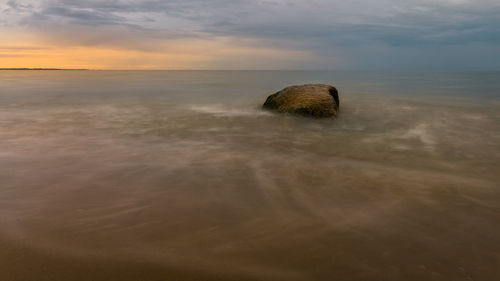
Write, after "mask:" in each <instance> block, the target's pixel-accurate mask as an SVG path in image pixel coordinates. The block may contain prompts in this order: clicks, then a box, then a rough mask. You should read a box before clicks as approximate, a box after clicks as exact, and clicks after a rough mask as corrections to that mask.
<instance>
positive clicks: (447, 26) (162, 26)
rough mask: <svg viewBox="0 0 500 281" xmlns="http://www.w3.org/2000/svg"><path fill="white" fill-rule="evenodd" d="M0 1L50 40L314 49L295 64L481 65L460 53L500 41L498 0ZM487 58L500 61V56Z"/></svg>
mask: <svg viewBox="0 0 500 281" xmlns="http://www.w3.org/2000/svg"><path fill="white" fill-rule="evenodd" d="M0 10H3V13H4V14H6V17H5V18H4V19H3V22H4V23H3V25H4V26H22V27H24V28H26V29H28V30H30V31H31V32H34V33H37V34H38V35H39V36H40V37H41V38H42V39H44V40H46V41H47V42H52V43H54V44H63V45H67V46H72V45H74V46H82V45H83V46H90V47H99V46H105V47H109V48H117V49H129V50H136V51H151V52H161V50H162V49H163V48H165V46H166V45H169V44H175V43H173V42H179V41H182V40H205V41H207V42H210V41H217V42H222V41H225V42H226V43H227V44H229V46H230V47H231V48H234V47H240V48H255V49H256V50H257V49H258V48H266V49H273V50H274V49H282V50H287V51H289V52H300V53H302V54H303V55H304V56H307V57H309V59H310V60H309V61H306V62H304V61H301V62H300V63H301V64H300V65H296V66H295V67H296V68H339V67H342V68H354V67H355V68H369V67H373V66H379V67H382V68H391V67H401V66H402V65H404V66H405V67H406V65H407V64H408V67H409V68H411V64H412V63H413V64H414V66H415V67H439V65H435V63H434V62H435V59H436V57H437V58H439V57H442V58H445V59H442V60H439V61H441V63H442V65H441V67H442V68H446V67H450V66H452V65H453V67H458V68H471V67H472V68H476V67H480V66H478V65H477V64H475V63H474V64H473V63H472V62H470V61H468V60H463V59H462V60H460V57H459V56H464V55H466V56H469V57H475V58H479V59H480V61H484V60H485V56H486V55H490V54H492V52H493V50H495V48H499V47H500V29H498V26H500V17H498V14H500V2H498V1H495V0H432V1H431V0H409V1H397V0H352V1H340V0H300V1H299V0H297V1H293V0H274V1H272V0H270V1H263V0H212V1H206V0H170V1H161V0H144V1H139V0H108V1H104V0H88V1H80V0H41V1H34V0H33V1H21V0H17V1H15V0H9V1H7V2H4V5H3V8H2V4H1V2H0ZM0 24H1V23H0ZM208 45H210V44H208ZM478 51H481V52H485V53H484V54H483V55H482V56H481V54H477V52H478ZM429 52H430V53H429ZM284 53H285V52H284ZM436 53H437V55H436V56H434V54H436ZM368 54H369V55H368ZM388 54H392V55H390V56H389V55H388ZM409 54H411V55H412V56H415V58H414V59H408V55H409ZM431 54H432V55H431ZM439 54H442V56H439ZM276 55H277V56H279V54H276ZM339 56H341V57H339ZM285 57H286V56H284V58H285ZM360 58H364V60H363V61H365V63H364V64H363V61H361V60H360ZM252 59H254V57H253V56H252ZM262 59H264V58H262ZM431 59H432V61H431ZM238 61H242V60H241V59H240V60H238ZM243 61H244V58H243ZM225 62H226V63H229V62H227V61H225ZM401 62H405V63H401ZM425 62H427V63H425ZM457 62H462V64H460V63H457ZM223 63H224V61H222V62H221V61H218V62H217V63H215V62H214V64H216V65H218V66H219V65H221V64H223ZM486 65H487V66H488V67H494V68H500V58H496V59H495V58H490V59H489V61H488V63H487V64H485V66H486Z"/></svg>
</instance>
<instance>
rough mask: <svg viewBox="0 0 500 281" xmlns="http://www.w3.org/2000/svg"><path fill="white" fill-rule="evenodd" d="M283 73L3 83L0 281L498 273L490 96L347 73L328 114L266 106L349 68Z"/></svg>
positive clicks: (14, 78)
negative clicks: (289, 112) (333, 112)
mask: <svg viewBox="0 0 500 281" xmlns="http://www.w3.org/2000/svg"><path fill="white" fill-rule="evenodd" d="M272 74H273V75H272V76H273V79H275V80H271V79H269V78H266V77H269V73H266V74H259V73H254V72H251V73H248V72H235V73H233V72H232V73H220V72H215V73H211V72H202V73H190V72H181V73H177V72H175V73H172V72H166V73H162V72H160V73H157V72H154V73H151V72H144V73H142V72H123V73H116V72H101V73H99V74H98V75H97V74H95V73H93V72H89V73H87V72H85V73H78V74H75V73H69V74H67V73H61V72H59V74H52V73H50V74H45V73H40V72H37V73H35V72H29V74H27V73H26V72H21V73H19V72H14V73H12V72H9V73H7V74H6V73H0V77H2V78H3V81H4V82H5V83H4V84H3V86H0V100H1V101H3V103H2V104H1V105H0V107H1V110H0V167H1V169H0V182H1V186H0V209H1V212H0V277H1V276H2V274H3V275H4V277H5V278H4V279H6V280H9V279H12V280H45V279H44V278H46V280H70V279H71V280H89V279H88V278H89V276H90V277H91V279H92V280H165V278H167V277H170V278H171V279H169V280H333V279H336V280H496V278H497V277H498V276H499V275H500V272H499V268H500V267H499V266H500V224H499V223H498V222H499V219H500V190H499V186H498V181H499V180H500V176H499V175H498V168H499V166H498V163H499V160H500V130H499V129H500V123H499V117H500V114H499V112H500V111H499V109H500V106H499V104H498V100H497V99H496V98H495V97H491V94H487V96H489V98H484V97H483V98H481V99H464V98H459V99H451V98H449V96H450V93H448V92H446V93H445V95H444V97H443V96H439V97H437V96H436V97H434V98H431V97H429V95H422V97H416V96H407V95H397V92H396V93H392V95H381V94H371V95H370V94H367V93H363V91H360V90H350V89H352V88H354V89H356V87H360V86H359V85H358V83H357V81H351V80H353V79H354V78H352V77H351V76H348V77H351V78H350V79H351V80H349V79H344V80H342V79H340V80H341V81H339V82H338V83H336V85H337V84H342V85H343V88H344V89H345V90H344V91H343V92H342V90H341V98H342V105H343V107H342V108H341V115H340V116H339V118H337V119H335V120H331V119H329V120H315V119H308V118H298V117H293V116H283V115H275V114H271V113H269V112H265V111H262V110H261V109H260V107H259V105H260V103H261V102H262V101H263V100H264V99H265V97H266V95H267V94H268V93H269V92H272V91H273V90H277V89H279V88H280V85H281V84H285V83H292V82H297V83H300V82H303V80H307V79H309V80H310V79H312V78H311V76H313V75H318V76H319V77H320V78H321V79H324V80H321V81H319V82H330V83H334V82H335V81H336V79H335V77H337V75H339V76H341V77H343V76H342V75H344V76H345V75H347V74H345V73H295V72H292V73H281V72H278V73H272ZM349 75H355V73H351V74H349ZM447 75H451V74H447ZM460 75H463V74H460ZM460 75H458V74H457V75H456V79H458V80H459V81H462V80H461V79H462V77H461V76H460ZM488 75H493V74H491V73H488ZM330 76H331V77H330ZM497 76H498V74H497ZM245 77H247V79H250V80H245V79H244V78H245ZM327 77H330V78H328V79H331V80H326V79H327ZM383 77H386V76H383ZM446 77H448V76H446ZM231 78H232V79H231ZM92 79H95V80H96V81H94V84H92V85H89V81H92ZM266 79H267V80H266ZM373 79H374V78H373ZM447 79H448V78H447ZM484 79H486V78H483V79H482V80H481V79H479V81H481V83H482V82H483V80H484ZM290 80H292V81H290ZM120 81H124V82H123V83H124V84H125V85H123V84H121V83H119V82H120ZM226 81H235V82H232V83H228V82H226ZM259 81H260V83H259ZM447 81H448V80H447ZM464 81H466V82H467V83H470V81H469V80H467V79H465V80H464ZM21 82H23V83H21ZM360 83H362V81H360ZM373 83H374V82H372V84H370V85H373ZM379 83H380V84H383V85H385V86H384V89H388V88H390V86H387V83H388V82H387V81H385V80H381V81H379ZM253 84H254V85H255V86H252V85H253ZM410 84H411V83H410ZM414 84H416V83H414ZM436 85H438V86H439V85H440V84H429V86H428V87H429V88H430V89H435V88H439V87H437V86H436ZM15 86H16V87H15ZM400 87H401V85H397V87H396V88H394V89H399V88H400ZM421 87H423V86H421ZM482 87H483V88H485V89H490V90H491V89H492V88H494V85H493V86H492V85H491V84H489V85H483V86H482ZM161 89H164V90H163V91H162V90H161ZM240 89H242V90H241V92H240V91H239V90H240ZM341 89H342V88H341ZM51 90H52V91H51ZM175 91H178V92H179V93H180V94H179V95H176V94H175ZM365 91H369V90H368V89H365ZM407 91H411V89H407ZM478 96H481V95H478ZM1 249H3V250H4V251H1ZM1 272H3V273H1ZM40 276H42V277H40ZM68 278H69V279H68Z"/></svg>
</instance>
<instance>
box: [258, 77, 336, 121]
mask: <svg viewBox="0 0 500 281" xmlns="http://www.w3.org/2000/svg"><path fill="white" fill-rule="evenodd" d="M339 105H340V101H339V94H338V91H337V89H335V87H333V86H330V85H325V84H306V85H301V86H291V87H287V88H285V89H283V90H281V91H279V92H277V93H275V94H273V95H270V96H269V97H268V98H267V100H266V102H265V103H264V105H263V107H264V108H265V109H270V110H275V111H278V112H284V113H293V114H300V115H306V116H312V117H317V118H320V117H334V116H336V115H337V113H338V111H339Z"/></svg>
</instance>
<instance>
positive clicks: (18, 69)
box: [0, 67, 88, 71]
mask: <svg viewBox="0 0 500 281" xmlns="http://www.w3.org/2000/svg"><path fill="white" fill-rule="evenodd" d="M0 70H73V71H74V70H79V71H81V70H88V69H84V68H69V69H68V68H24V67H22V68H0Z"/></svg>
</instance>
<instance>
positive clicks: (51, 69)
mask: <svg viewBox="0 0 500 281" xmlns="http://www.w3.org/2000/svg"><path fill="white" fill-rule="evenodd" d="M0 70H27V71H500V69H476V68H472V69H464V68H463V69H423V68H414V69H412V68H402V69H396V68H394V69H194V68H193V69H112V68H110V69H106V68H53V67H0Z"/></svg>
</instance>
